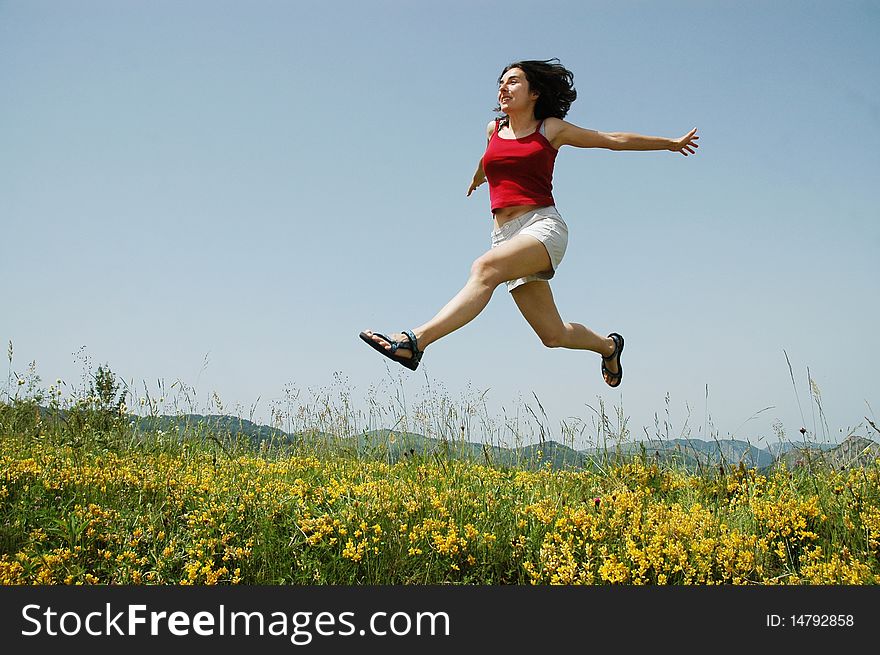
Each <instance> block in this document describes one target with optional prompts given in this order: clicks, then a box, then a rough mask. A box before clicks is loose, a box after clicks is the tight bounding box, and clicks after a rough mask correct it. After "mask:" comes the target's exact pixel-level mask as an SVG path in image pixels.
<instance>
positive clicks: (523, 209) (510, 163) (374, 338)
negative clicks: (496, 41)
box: [360, 59, 699, 387]
mask: <svg viewBox="0 0 880 655" xmlns="http://www.w3.org/2000/svg"><path fill="white" fill-rule="evenodd" d="M573 83H574V75H573V74H572V73H571V71H569V70H567V69H565V68H564V67H563V66H562V65H561V64H560V63H559V60H558V59H549V60H546V61H520V62H516V63H513V64H510V65H509V66H507V67H506V68H505V69H504V70H503V71H502V72H501V77H500V78H499V79H498V106H497V107H496V108H495V111H496V112H497V113H500V114H501V117H500V118H497V119H495V120H493V121H491V122H490V123H489V124H488V125H487V126H486V140H487V143H486V150H485V152H484V153H483V156H482V158H481V159H480V162H479V164H478V166H477V170H476V172H475V173H474V177H473V180H472V181H471V184H470V187H469V188H468V191H467V195H468V196H470V195H471V193H473V191H474V190H475V189H476V188H477V187H479V186H480V185H482V184H483V183H484V182H488V183H489V199H490V202H491V207H492V215H493V218H494V228H495V229H494V231H493V232H492V247H491V248H490V249H489V250H488V251H487V252H486V253H484V254H483V255H481V256H480V257H478V258H477V260H476V261H474V263H473V265H472V266H471V272H470V276H469V277H468V280H467V283H466V284H465V285H464V287H463V288H462V289H461V291H459V292H458V294H456V295H455V297H454V298H452V300H450V301H449V302H448V303H446V305H445V306H444V307H443V308H442V309H441V310H440V311H439V312H438V313H437V314H436V316H434V317H433V318H432V319H431V320H429V321H428V322H427V323H424V324H422V325H420V326H419V327H416V328H414V329H412V330H404V331H403V332H402V333H396V334H390V335H385V334H381V333H379V332H373V331H372V330H365V331H364V332H361V333H360V338H361V339H363V340H364V341H365V342H367V343H368V344H369V345H370V346H372V347H373V348H375V349H376V350H378V351H379V352H381V353H382V354H383V355H385V356H386V357H389V358H390V359H393V360H394V361H396V362H399V363H400V364H402V365H403V366H406V367H407V368H409V369H411V370H415V369H416V368H417V367H418V365H419V362H420V361H421V359H422V354H423V352H424V350H425V348H427V347H428V346H429V345H430V344H432V343H434V342H435V341H437V340H438V339H440V338H442V337H445V336H446V335H447V334H449V333H451V332H453V331H455V330H457V329H458V328H460V327H462V326H464V325H466V324H467V323H469V322H470V321H471V320H473V319H474V318H476V316H477V315H478V314H479V313H480V312H481V311H483V309H484V308H485V307H486V305H487V304H488V303H489V299H490V298H491V297H492V293H493V291H494V290H495V288H496V287H497V286H498V285H499V284H501V283H502V282H506V283H507V289H508V291H510V293H511V295H512V296H513V299H514V301H515V302H516V305H517V307H519V310H520V312H522V315H523V316H524V317H525V319H526V321H528V323H529V325H531V326H532V329H533V330H534V331H535V332H536V333H537V334H538V336H539V337H540V339H541V341H542V342H543V344H544V345H545V346H547V347H548V348H571V349H573V350H591V351H593V352H595V353H598V354H599V355H600V356H601V357H602V366H601V370H602V375H603V377H604V378H605V382H606V383H607V384H608V385H610V386H612V387H616V386H618V385H619V384H620V382H621V380H622V379H623V367H622V366H621V363H620V355H621V353H622V352H623V337H622V336H621V335H620V334H618V333H617V332H612V333H611V334H609V335H608V336H607V337H602V336H599V335H598V334H596V333H595V332H593V331H592V330H590V329H589V328H588V327H586V326H584V325H581V324H580V323H567V322H565V321H563V320H562V318H561V317H560V316H559V311H558V310H557V309H556V303H555V302H554V300H553V294H552V293H551V291H550V284H549V282H548V280H550V279H551V278H552V277H553V275H554V274H555V272H556V269H557V267H558V266H559V263H560V262H561V261H562V257H563V255H564V254H565V249H566V246H567V244H568V226H567V225H566V224H565V221H564V220H563V219H562V216H560V215H559V212H558V211H557V210H556V207H555V202H554V200H553V195H552V189H553V165H554V162H555V160H556V154H557V152H558V151H559V149H560V148H561V147H562V146H574V147H576V148H606V149H608V150H670V151H672V152H679V153H681V154H682V155H684V156H688V155H689V154H694V153H695V152H696V148H697V147H698V145H697V139H699V137H698V136H696V132H697V131H696V129H693V130H691V131H690V132H688V133H687V134H685V135H684V136H683V137H680V138H678V139H667V138H663V137H656V136H643V135H640V134H631V133H626V132H597V131H595V130H589V129H584V128H581V127H578V126H577V125H574V124H572V123H569V122H567V121H565V120H563V119H564V118H565V115H566V114H567V113H568V110H569V108H570V107H571V103H572V102H574V100H575V98H576V97H577V92H576V91H575V89H574V86H573Z"/></svg>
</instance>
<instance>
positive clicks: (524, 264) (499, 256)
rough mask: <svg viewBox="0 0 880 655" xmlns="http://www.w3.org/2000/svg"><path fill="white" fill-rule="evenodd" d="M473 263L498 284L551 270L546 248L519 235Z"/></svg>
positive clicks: (532, 239) (526, 235)
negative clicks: (489, 274) (489, 272)
mask: <svg viewBox="0 0 880 655" xmlns="http://www.w3.org/2000/svg"><path fill="white" fill-rule="evenodd" d="M474 263H475V265H477V266H478V267H480V268H483V269H486V270H489V271H491V272H492V273H493V276H494V277H497V279H498V282H499V284H500V283H501V282H506V281H507V280H515V279H517V278H520V277H526V276H528V275H535V274H537V273H543V272H544V271H549V270H552V269H553V265H552V263H551V262H550V255H549V254H548V253H547V248H546V247H545V246H544V244H543V243H541V242H540V241H538V239H536V238H535V237H533V236H529V235H528V234H520V235H518V236H515V237H513V238H512V239H510V240H509V241H505V242H504V243H502V244H501V245H499V246H495V247H494V248H492V249H491V250H488V251H487V252H486V253H485V254H483V255H482V256H480V258H479V259H477V261H476V262H474Z"/></svg>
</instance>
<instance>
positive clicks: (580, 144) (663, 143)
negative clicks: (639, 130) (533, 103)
mask: <svg viewBox="0 0 880 655" xmlns="http://www.w3.org/2000/svg"><path fill="white" fill-rule="evenodd" d="M546 123H547V125H546V129H547V132H548V134H547V136H548V139H549V140H550V143H551V144H552V145H553V147H554V148H556V149H557V150H558V149H559V148H560V147H562V146H566V145H568V146H574V147H576V148H606V149H608V150H642V151H644V150H670V151H672V152H680V153H681V154H683V155H684V156H685V157H687V156H688V155H692V154H694V153H695V152H696V149H697V148H699V145H698V144H697V139H699V138H700V137H698V136H697V128H694V129H692V130H691V131H690V132H688V133H687V134H685V135H684V136H682V137H679V138H677V139H670V138H667V137H661V136H645V135H643V134H633V133H631V132H597V131H596V130H588V129H584V128H583V127H578V126H577V125H574V124H573V123H569V122H568V121H564V120H562V119H559V118H548V119H547V121H546Z"/></svg>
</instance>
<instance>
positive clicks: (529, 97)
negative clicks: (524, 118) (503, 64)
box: [498, 68, 538, 114]
mask: <svg viewBox="0 0 880 655" xmlns="http://www.w3.org/2000/svg"><path fill="white" fill-rule="evenodd" d="M537 100H538V94H537V93H535V92H533V91H531V90H530V89H529V81H528V79H526V74H525V73H524V72H523V71H522V69H520V68H511V69H510V70H509V71H507V72H506V73H504V75H502V76H501V84H500V85H499V86H498V106H499V107H500V108H501V111H502V112H504V113H505V114H510V112H511V111H513V112H517V111H523V110H527V109H528V108H529V106H530V105H534V103H535V102H536V101H537Z"/></svg>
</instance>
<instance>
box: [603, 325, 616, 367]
mask: <svg viewBox="0 0 880 655" xmlns="http://www.w3.org/2000/svg"><path fill="white" fill-rule="evenodd" d="M608 336H609V337H611V340H612V341H613V342H614V351H613V352H612V353H611V354H610V355H608V357H603V358H602V359H603V360H605V361H606V362H610V361H611V360H612V359H614V358H615V357H617V353H619V352H620V339H618V338H617V334H616V333H613V332H612V333H611V334H609V335H608Z"/></svg>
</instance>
